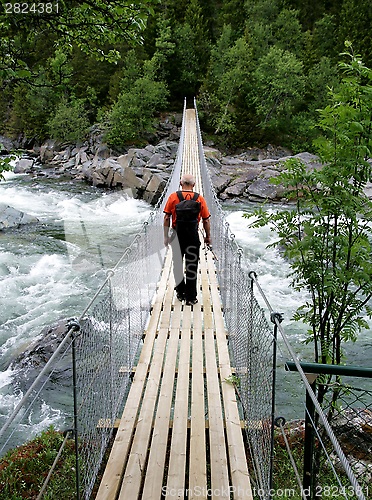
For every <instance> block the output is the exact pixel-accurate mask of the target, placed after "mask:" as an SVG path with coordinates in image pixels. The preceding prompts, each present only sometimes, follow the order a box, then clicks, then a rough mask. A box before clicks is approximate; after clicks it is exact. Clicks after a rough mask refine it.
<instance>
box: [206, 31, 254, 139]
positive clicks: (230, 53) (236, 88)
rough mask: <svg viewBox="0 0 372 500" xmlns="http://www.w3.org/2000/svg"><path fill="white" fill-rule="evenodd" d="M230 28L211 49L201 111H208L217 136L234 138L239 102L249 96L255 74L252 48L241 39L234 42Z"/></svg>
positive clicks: (243, 38) (210, 122)
mask: <svg viewBox="0 0 372 500" xmlns="http://www.w3.org/2000/svg"><path fill="white" fill-rule="evenodd" d="M233 36H234V35H233V31H232V28H231V26H230V25H228V26H224V29H223V31H222V34H221V37H220V38H219V40H218V41H217V44H216V45H215V47H214V48H213V49H212V52H211V59H210V65H209V71H208V75H207V78H206V82H205V85H204V86H203V88H202V89H201V95H200V101H201V109H202V110H204V112H207V114H208V117H209V124H210V126H213V128H214V133H215V134H228V135H230V136H231V135H233V134H234V132H235V131H236V128H237V127H238V125H237V123H236V113H237V109H236V108H237V102H238V99H239V97H240V96H242V95H243V99H244V98H245V96H246V92H245V87H246V84H247V82H248V81H249V79H248V75H249V74H250V73H251V72H252V70H251V66H252V65H251V62H252V49H251V47H250V45H249V43H248V42H247V40H246V39H245V37H241V38H239V39H238V40H236V41H235V42H234V38H233Z"/></svg>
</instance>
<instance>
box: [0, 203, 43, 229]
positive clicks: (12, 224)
mask: <svg viewBox="0 0 372 500" xmlns="http://www.w3.org/2000/svg"><path fill="white" fill-rule="evenodd" d="M35 222H38V219H37V218H36V217H34V216H32V215H28V214H26V213H24V212H22V211H20V210H16V209H15V208H13V207H10V206H9V205H6V204H4V203H0V231H3V230H4V229H12V228H17V227H19V226H21V225H24V224H32V223H35Z"/></svg>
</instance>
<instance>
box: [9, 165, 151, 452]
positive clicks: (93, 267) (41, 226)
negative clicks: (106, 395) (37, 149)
mask: <svg viewBox="0 0 372 500" xmlns="http://www.w3.org/2000/svg"><path fill="white" fill-rule="evenodd" d="M0 202H2V203H5V204H9V205H10V206H12V207H14V208H16V209H18V210H21V211H24V212H26V213H28V214H31V215H33V216H35V217H37V218H38V219H39V223H37V224H35V225H31V226H27V227H23V228H21V229H17V230H8V231H3V232H0V311H1V327H0V426H1V425H3V423H4V420H5V418H4V416H5V415H9V414H10V413H11V411H12V410H13V408H14V407H15V406H16V404H17V403H18V401H19V400H20V398H21V397H22V389H21V388H19V387H18V385H17V384H16V382H17V376H18V374H17V371H13V370H12V369H11V368H9V365H10V363H11V362H12V361H13V360H14V358H15V357H16V356H17V355H18V354H19V353H21V352H22V351H23V350H24V349H25V348H26V347H27V346H28V345H29V344H30V343H31V342H32V341H33V340H35V339H36V338H37V337H38V336H39V335H40V332H41V331H42V329H43V328H44V327H46V326H49V325H51V324H52V323H53V322H54V321H56V320H58V319H60V318H66V317H67V318H68V317H77V316H79V315H80V314H81V313H82V311H83V310H84V308H85V306H86V305H87V304H88V303H89V301H90V299H91V298H92V297H93V295H94V293H95V291H96V289H97V288H98V287H99V285H100V284H101V283H102V282H103V280H104V279H105V276H106V275H105V272H106V270H107V268H109V267H111V266H112V265H114V264H115V263H116V262H117V260H118V258H119V256H120V255H121V254H122V253H123V250H124V249H125V247H126V246H127V245H128V244H129V243H130V241H131V240H132V238H133V235H134V234H135V233H136V232H137V231H138V230H140V228H141V226H142V224H143V222H144V221H145V220H146V219H147V217H148V215H149V213H150V210H151V207H150V206H149V205H148V204H147V203H145V202H142V201H139V200H134V199H130V198H129V199H128V198H127V197H126V196H125V195H123V194H121V193H112V194H105V193H103V192H102V191H100V190H96V189H94V188H91V187H89V186H87V185H85V184H81V185H80V184H71V183H69V182H65V183H64V182H59V181H58V182H57V181H54V182H43V183H39V182H38V183H35V182H34V181H33V180H32V179H30V178H29V177H28V176H26V175H14V174H10V173H8V174H6V181H5V182H1V183H0ZM52 392H53V391H51V393H50V394H49V396H48V400H45V401H44V402H43V405H42V408H41V411H36V410H30V411H29V412H28V414H26V415H23V417H22V419H21V422H20V424H19V425H18V429H17V431H16V434H17V439H16V438H11V441H12V439H14V440H15V441H17V440H18V439H21V440H22V436H23V435H24V436H26V437H29V436H30V434H31V433H32V434H34V433H37V432H39V431H40V429H41V428H45V427H46V426H47V425H49V424H51V423H56V424H58V422H59V421H60V419H63V413H64V406H65V405H69V404H70V402H68V401H67V402H66V401H64V400H65V395H64V394H63V393H62V394H57V393H56V394H53V393H52ZM19 434H21V436H19ZM0 450H1V446H0Z"/></svg>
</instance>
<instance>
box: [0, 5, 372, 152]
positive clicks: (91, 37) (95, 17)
mask: <svg viewBox="0 0 372 500" xmlns="http://www.w3.org/2000/svg"><path fill="white" fill-rule="evenodd" d="M25 5H28V4H25ZM52 5H57V4H56V3H52ZM58 9H59V11H58V13H56V12H50V13H41V14H39V15H35V14H32V13H30V12H29V13H27V14H21V13H20V14H17V15H9V14H5V11H4V9H3V10H2V11H1V12H0V29H1V32H2V36H1V39H0V51H1V54H2V57H1V58H0V86H1V90H2V93H1V97H0V117H1V122H2V123H3V126H2V127H1V129H2V130H1V131H2V133H7V134H10V135H18V134H20V133H21V134H23V135H27V136H28V137H36V136H37V137H38V138H39V139H40V140H43V139H44V138H45V137H46V136H47V134H48V128H47V127H46V124H47V123H48V122H49V121H50V120H51V119H52V118H53V117H54V116H55V113H56V110H55V107H56V106H57V105H59V104H60V102H61V100H62V99H65V100H67V102H68V101H70V100H73V99H85V108H86V111H87V112H88V117H89V120H90V122H91V123H92V122H93V121H94V120H96V119H97V115H98V114H99V115H100V116H102V115H103V114H105V113H106V112H107V110H108V108H109V107H112V106H115V105H116V104H117V105H118V106H119V104H118V103H117V99H118V97H119V95H121V94H122V93H123V92H124V89H123V88H122V87H123V81H124V82H125V81H127V75H126V74H125V72H126V71H127V70H128V69H127V68H128V65H127V63H126V56H127V54H128V53H129V52H130V50H131V48H133V47H135V49H136V50H135V52H133V53H132V54H133V55H134V58H135V59H136V65H137V66H138V72H139V73H140V76H138V75H137V76H136V78H135V80H137V79H138V78H142V77H143V75H144V72H145V71H146V72H147V77H148V78H150V80H154V81H155V82H157V83H159V82H163V84H164V85H165V86H166V88H167V90H168V92H169V94H168V102H169V104H168V107H169V106H171V107H172V108H174V109H178V110H179V109H180V108H182V103H183V100H184V98H185V97H186V98H187V99H188V102H192V99H193V98H194V97H196V98H197V100H198V103H199V110H200V111H201V114H202V115H203V119H204V122H203V123H202V124H203V126H204V127H206V131H207V132H208V133H213V134H214V133H215V132H217V137H216V138H214V139H216V140H217V141H218V142H219V144H220V145H221V144H225V145H226V147H227V148H241V147H246V146H252V145H253V144H256V145H260V143H267V142H271V143H276V144H282V145H285V146H289V147H293V148H294V149H295V150H296V151H297V150H299V149H302V147H301V145H303V148H305V147H306V148H307V149H309V150H311V148H313V146H312V140H313V139H314V137H316V135H317V134H319V131H318V130H317V129H316V128H314V126H313V125H314V122H315V115H316V109H318V108H321V107H324V98H325V96H326V94H327V90H325V89H326V87H327V85H328V86H329V87H331V88H334V89H336V87H337V85H338V82H337V80H338V79H339V75H338V71H337V68H336V61H337V58H338V53H339V52H340V50H341V49H340V48H341V47H342V46H343V44H344V39H345V38H347V39H349V40H351V41H353V42H354V45H355V47H357V48H358V50H360V51H362V52H363V58H364V60H367V61H369V60H368V57H370V54H371V53H372V52H371V50H370V49H371V46H370V43H371V42H370V41H371V37H370V29H369V26H370V21H371V19H370V16H371V10H370V8H369V2H367V1H366V0H363V1H362V2H359V3H358V6H356V1H355V0H345V1H343V2H342V9H341V8H340V2H339V1H338V0H330V1H327V2H325V0H316V1H315V2H313V3H312V4H311V6H310V5H308V4H306V3H304V2H301V1H300V0H288V1H286V2H284V1H283V0H247V1H245V2H241V1H237V0H228V1H226V2H222V3H221V2H217V1H216V0H205V1H203V2H201V1H200V0H166V1H164V2H160V1H159V0H146V1H144V2H140V3H133V2H129V1H124V2H122V1H120V2H119V1H117V0H115V1H113V2H104V1H103V0H91V1H89V2H84V1H83V2H76V1H75V0H63V1H62V0H60V1H59V2H58ZM351 13H352V15H351ZM148 19H149V20H150V22H149V23H147V20H148ZM146 26H147V28H146ZM227 26H230V27H229V28H227ZM145 66H146V69H145ZM130 68H134V64H132V65H131V66H130V67H129V70H130ZM151 71H152V75H150V72H151ZM124 86H125V85H124ZM87 89H89V95H87ZM125 92H128V90H125ZM23 97H24V98H25V99H24V101H23ZM119 107H120V106H119ZM145 121H146V122H147V120H145ZM147 123H148V122H147Z"/></svg>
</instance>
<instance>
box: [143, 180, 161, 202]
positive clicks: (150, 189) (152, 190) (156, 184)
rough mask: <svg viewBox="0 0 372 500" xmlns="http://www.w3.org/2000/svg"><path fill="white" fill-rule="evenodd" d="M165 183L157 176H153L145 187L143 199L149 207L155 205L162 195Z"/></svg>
mask: <svg viewBox="0 0 372 500" xmlns="http://www.w3.org/2000/svg"><path fill="white" fill-rule="evenodd" d="M165 185H166V182H165V180H164V179H163V178H162V177H161V176H160V175H159V174H153V175H152V177H151V179H150V181H149V182H148V184H147V186H146V191H145V193H144V195H143V199H144V200H145V201H147V202H148V203H150V204H151V205H156V203H157V202H158V200H159V198H160V196H161V195H162V193H163V191H164V188H165Z"/></svg>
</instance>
